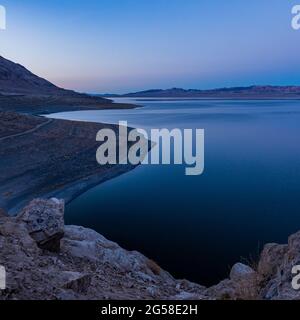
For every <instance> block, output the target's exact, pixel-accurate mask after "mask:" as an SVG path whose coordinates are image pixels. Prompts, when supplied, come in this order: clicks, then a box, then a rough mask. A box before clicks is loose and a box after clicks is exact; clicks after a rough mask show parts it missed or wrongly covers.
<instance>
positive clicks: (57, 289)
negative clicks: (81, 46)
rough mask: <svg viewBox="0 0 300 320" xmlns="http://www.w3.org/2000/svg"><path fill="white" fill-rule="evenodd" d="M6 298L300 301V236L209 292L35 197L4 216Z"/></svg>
mask: <svg viewBox="0 0 300 320" xmlns="http://www.w3.org/2000/svg"><path fill="white" fill-rule="evenodd" d="M0 247H1V251H0V265H2V266H4V267H5V268H6V272H7V287H6V289H5V290H2V291H0V300H12V299H17V300H106V299H112V300H123V299H129V300H134V299H138V300H144V299H147V300H152V299H155V300H263V299H267V300H298V299H300V292H299V291H296V290H294V289H293V288H292V285H291V282H292V274H291V270H292V267H293V266H295V265H296V264H299V262H300V233H297V234H295V235H292V236H291V237H290V238H289V242H288V244H287V245H278V244H268V245H266V246H265V247H264V249H263V251H262V253H261V256H260V259H259V261H258V264H257V266H256V268H255V270H254V269H253V268H251V267H250V266H247V265H244V264H241V263H237V264H236V265H234V266H233V268H232V270H231V273H230V277H229V279H226V280H224V281H222V282H221V283H219V284H218V285H216V286H214V287H211V288H205V287H203V286H201V285H198V284H195V283H192V282H189V281H187V280H176V279H174V278H173V277H172V276H171V275H170V274H169V273H168V272H166V271H164V270H162V269H161V268H160V267H159V266H158V265H157V264H156V263H155V262H154V261H152V260H150V259H148V258H147V257H145V256H143V255H142V254H140V253H138V252H135V251H133V252H129V251H126V250H124V249H122V248H121V247H119V246H118V245H117V244H116V243H114V242H111V241H109V240H107V239H105V238H104V237H103V236H101V235H100V234H98V233H96V232H95V231H93V230H90V229H86V228H83V227H77V226H65V225H64V201H63V200H58V199H55V198H52V199H50V200H45V199H36V200H33V201H32V202H31V203H30V204H29V205H27V206H26V207H25V208H24V209H23V210H21V212H20V213H19V214H18V215H17V216H16V217H10V216H7V215H6V214H5V213H4V212H3V211H2V212H0Z"/></svg>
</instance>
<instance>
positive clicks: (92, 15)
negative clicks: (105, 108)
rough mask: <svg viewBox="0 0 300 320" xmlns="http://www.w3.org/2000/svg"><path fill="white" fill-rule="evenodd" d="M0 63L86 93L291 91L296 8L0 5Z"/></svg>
mask: <svg viewBox="0 0 300 320" xmlns="http://www.w3.org/2000/svg"><path fill="white" fill-rule="evenodd" d="M0 4H2V5H4V6H6V10H7V24H8V25H7V27H8V28H7V30H6V31H0V55H3V56H4V57H6V58H8V59H11V60H13V61H15V62H19V63H21V64H23V65H25V66H26V67H28V68H29V69H30V70H31V71H33V72H34V73H36V74H38V75H40V76H42V77H45V78H47V79H49V80H50V81H52V82H54V83H55V84H57V85H60V86H63V87H67V88H72V89H76V90H78V91H86V92H95V93H96V92H103V93H104V92H116V93H120V92H129V91H138V90H144V89H150V88H169V87H184V88H212V87H224V86H242V85H252V84H274V85H277V84H283V85H287V84H295V85H300V59H299V56H300V31H295V30H293V29H292V28H291V19H292V15H291V9H292V7H293V5H295V4H300V0H251V1H245V0H226V1H224V0H172V1H171V0H85V1H84V0H44V1H37V0H0Z"/></svg>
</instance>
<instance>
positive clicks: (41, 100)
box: [0, 56, 133, 113]
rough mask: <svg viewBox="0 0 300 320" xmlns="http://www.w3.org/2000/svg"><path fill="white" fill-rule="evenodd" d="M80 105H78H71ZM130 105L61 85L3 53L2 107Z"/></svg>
mask: <svg viewBox="0 0 300 320" xmlns="http://www.w3.org/2000/svg"><path fill="white" fill-rule="evenodd" d="M70 107H77V108H70ZM117 107H119V108H130V107H133V106H130V105H119V104H113V103H112V101H111V100H108V99H104V98H102V97H98V96H90V95H87V94H82V93H77V92H75V91H72V90H66V89H63V88H59V87H57V86H56V85H54V84H53V83H51V82H49V81H47V80H45V79H43V78H41V77H38V76H37V75H35V74H33V73H32V72H30V71H29V70H27V69H26V68H25V67H23V66H22V65H20V64H17V63H14V62H12V61H10V60H7V59H5V58H3V57H1V56H0V110H5V111H7V110H10V111H20V112H28V113H49V112H52V111H53V112H58V111H67V110H71V109H72V110H74V109H84V108H85V109H87V108H89V109H98V108H99V109H101V108H102V109H103V108H117Z"/></svg>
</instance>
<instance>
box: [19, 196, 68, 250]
mask: <svg viewBox="0 0 300 320" xmlns="http://www.w3.org/2000/svg"><path fill="white" fill-rule="evenodd" d="M17 221H19V222H23V223H25V224H26V227H27V229H28V233H29V235H30V236H31V237H32V238H33V239H34V240H35V241H36V243H37V245H38V247H39V248H41V249H44V250H48V251H52V252H58V251H59V250H60V240H61V239H62V238H63V236H64V201H63V200H57V199H51V200H43V199H37V200H33V201H32V202H31V203H30V204H29V205H28V206H26V207H25V208H24V209H23V210H22V212H21V213H20V215H19V216H18V218H17Z"/></svg>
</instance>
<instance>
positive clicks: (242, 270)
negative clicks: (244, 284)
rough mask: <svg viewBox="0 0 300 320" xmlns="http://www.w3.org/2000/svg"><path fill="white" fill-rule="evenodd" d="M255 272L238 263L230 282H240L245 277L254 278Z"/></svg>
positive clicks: (232, 272)
mask: <svg viewBox="0 0 300 320" xmlns="http://www.w3.org/2000/svg"><path fill="white" fill-rule="evenodd" d="M254 274H255V271H254V270H253V269H252V268H250V267H249V266H247V265H245V264H243V263H236V264H235V265H234V266H233V267H232V269H231V272H230V280H233V281H239V280H243V279H245V277H249V276H253V275H254Z"/></svg>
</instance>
